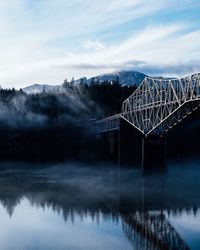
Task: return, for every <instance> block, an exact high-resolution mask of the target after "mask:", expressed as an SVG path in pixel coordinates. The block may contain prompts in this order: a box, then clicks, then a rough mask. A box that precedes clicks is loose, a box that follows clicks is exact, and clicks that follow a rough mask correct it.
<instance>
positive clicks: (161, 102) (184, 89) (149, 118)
mask: <svg viewBox="0 0 200 250" xmlns="http://www.w3.org/2000/svg"><path fill="white" fill-rule="evenodd" d="M199 106H200V73H198V74H194V75H191V76H188V77H184V78H180V79H164V78H150V77H146V78H145V79H144V81H143V82H142V83H141V84H140V86H139V87H138V88H137V89H136V90H135V92H134V93H133V94H132V95H131V96H129V97H128V98H127V99H126V100H125V101H124V102H123V104H122V109H121V113H119V114H117V115H114V116H110V117H107V118H105V119H102V120H99V121H97V122H96V123H95V126H96V133H97V134H101V133H104V132H109V131H113V130H118V129H119V128H120V119H123V120H125V121H126V122H128V123H129V124H130V125H132V126H133V127H135V128H136V129H137V130H138V131H140V132H141V133H142V134H143V135H144V136H146V137H147V136H149V135H152V134H155V135H163V134H164V133H166V132H167V131H168V130H170V129H171V128H173V127H174V126H176V124H177V123H179V122H181V121H182V120H183V119H184V118H185V117H187V116H188V115H189V114H190V113H192V112H193V111H194V110H195V109H197V108H198V107H199Z"/></svg>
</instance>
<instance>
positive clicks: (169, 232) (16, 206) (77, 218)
mask: <svg viewBox="0 0 200 250" xmlns="http://www.w3.org/2000/svg"><path fill="white" fill-rule="evenodd" d="M199 180H200V162H198V161H190V160H187V161H183V162H181V161H180V162H178V161H176V162H168V164H167V168H166V170H165V171H163V172H154V173H151V174H145V175H142V173H141V171H140V170H139V169H138V168H134V167H132V168H131V167H129V168H125V167H120V168H119V167H118V166H115V165H108V164H99V165H92V164H90V165H86V164H79V163H73V162H70V163H45V164H31V163H19V162H18V163H11V162H5V163H1V164H0V225H1V227H0V249H2V250H55V249H56V250H64V249H65V250H66V249H69V250H86V249H87V250H105V249H108V250H133V249H138V250H140V249H141V250H142V249H148V250H150V249H194V250H199V249H200V181H199Z"/></svg>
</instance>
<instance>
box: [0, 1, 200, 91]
mask: <svg viewBox="0 0 200 250" xmlns="http://www.w3.org/2000/svg"><path fill="white" fill-rule="evenodd" d="M199 9H200V3H199V1H198V0H190V1H189V0H184V1H182V2H181V3H180V1H177V0H175V1H167V0H161V1H157V0H149V1H139V0H127V1H123V0H102V1H95V0H85V1H82V0H58V1H54V0H43V1H33V0H27V1H24V0H7V1H1V3H0V55H1V57H0V84H1V85H2V86H3V87H13V86H15V87H18V88H19V87H23V86H26V85H28V84H32V83H41V82H43V83H49V84H54V83H60V82H62V81H63V79H65V78H66V77H67V78H71V77H72V76H75V77H76V78H78V77H82V76H84V75H86V76H94V75H96V74H99V73H104V70H105V71H106V72H108V71H113V70H118V69H122V68H127V67H131V66H134V64H133V63H132V64H131V63H130V62H131V61H132V62H146V64H147V65H151V67H153V66H155V65H160V64H162V65H173V64H176V63H177V62H180V65H182V66H183V65H185V67H186V64H187V62H188V67H187V68H188V69H189V65H190V62H194V61H195V60H198V58H199V56H200V45H199V40H200V31H199V25H200V23H199V19H198V18H197V16H195V14H194V12H195V11H196V12H198V10H199ZM198 13H199V12H198ZM188 16H189V17H190V19H187V18H186V17H188ZM139 67H140V68H141V69H142V66H141V64H140V65H137V63H136V65H135V69H137V68H139ZM145 67H146V66H145ZM149 67H150V66H149ZM177 70H178V68H177ZM171 71H172V70H171ZM158 72H159V69H158ZM160 72H161V70H160ZM163 72H164V70H163ZM178 72H181V70H179V71H178Z"/></svg>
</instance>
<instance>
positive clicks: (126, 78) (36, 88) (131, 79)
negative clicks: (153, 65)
mask: <svg viewBox="0 0 200 250" xmlns="http://www.w3.org/2000/svg"><path fill="white" fill-rule="evenodd" d="M145 77H147V75H145V74H144V73H141V72H137V71H126V70H121V71H117V72H113V73H107V74H101V75H98V76H94V77H90V78H88V79H87V78H86V77H82V78H80V79H77V80H74V84H75V85H78V84H81V83H82V84H88V85H90V84H91V83H92V82H94V83H100V84H102V83H104V82H108V83H113V82H118V83H119V84H120V85H122V86H125V85H126V86H138V85H139V84H140V83H141V82H142V81H143V80H144V78H145ZM23 91H25V92H26V93H28V94H30V93H41V92H43V91H45V92H62V91H64V88H63V86H62V84H60V85H49V84H33V85H30V86H27V87H25V88H23Z"/></svg>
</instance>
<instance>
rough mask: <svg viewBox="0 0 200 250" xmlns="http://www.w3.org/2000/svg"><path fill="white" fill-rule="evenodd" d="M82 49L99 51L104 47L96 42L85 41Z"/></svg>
mask: <svg viewBox="0 0 200 250" xmlns="http://www.w3.org/2000/svg"><path fill="white" fill-rule="evenodd" d="M83 48H84V49H87V50H90V49H91V50H97V51H99V50H103V49H105V48H106V46H105V45H104V44H103V43H101V42H100V41H98V40H95V41H91V40H87V41H85V42H84V43H83Z"/></svg>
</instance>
